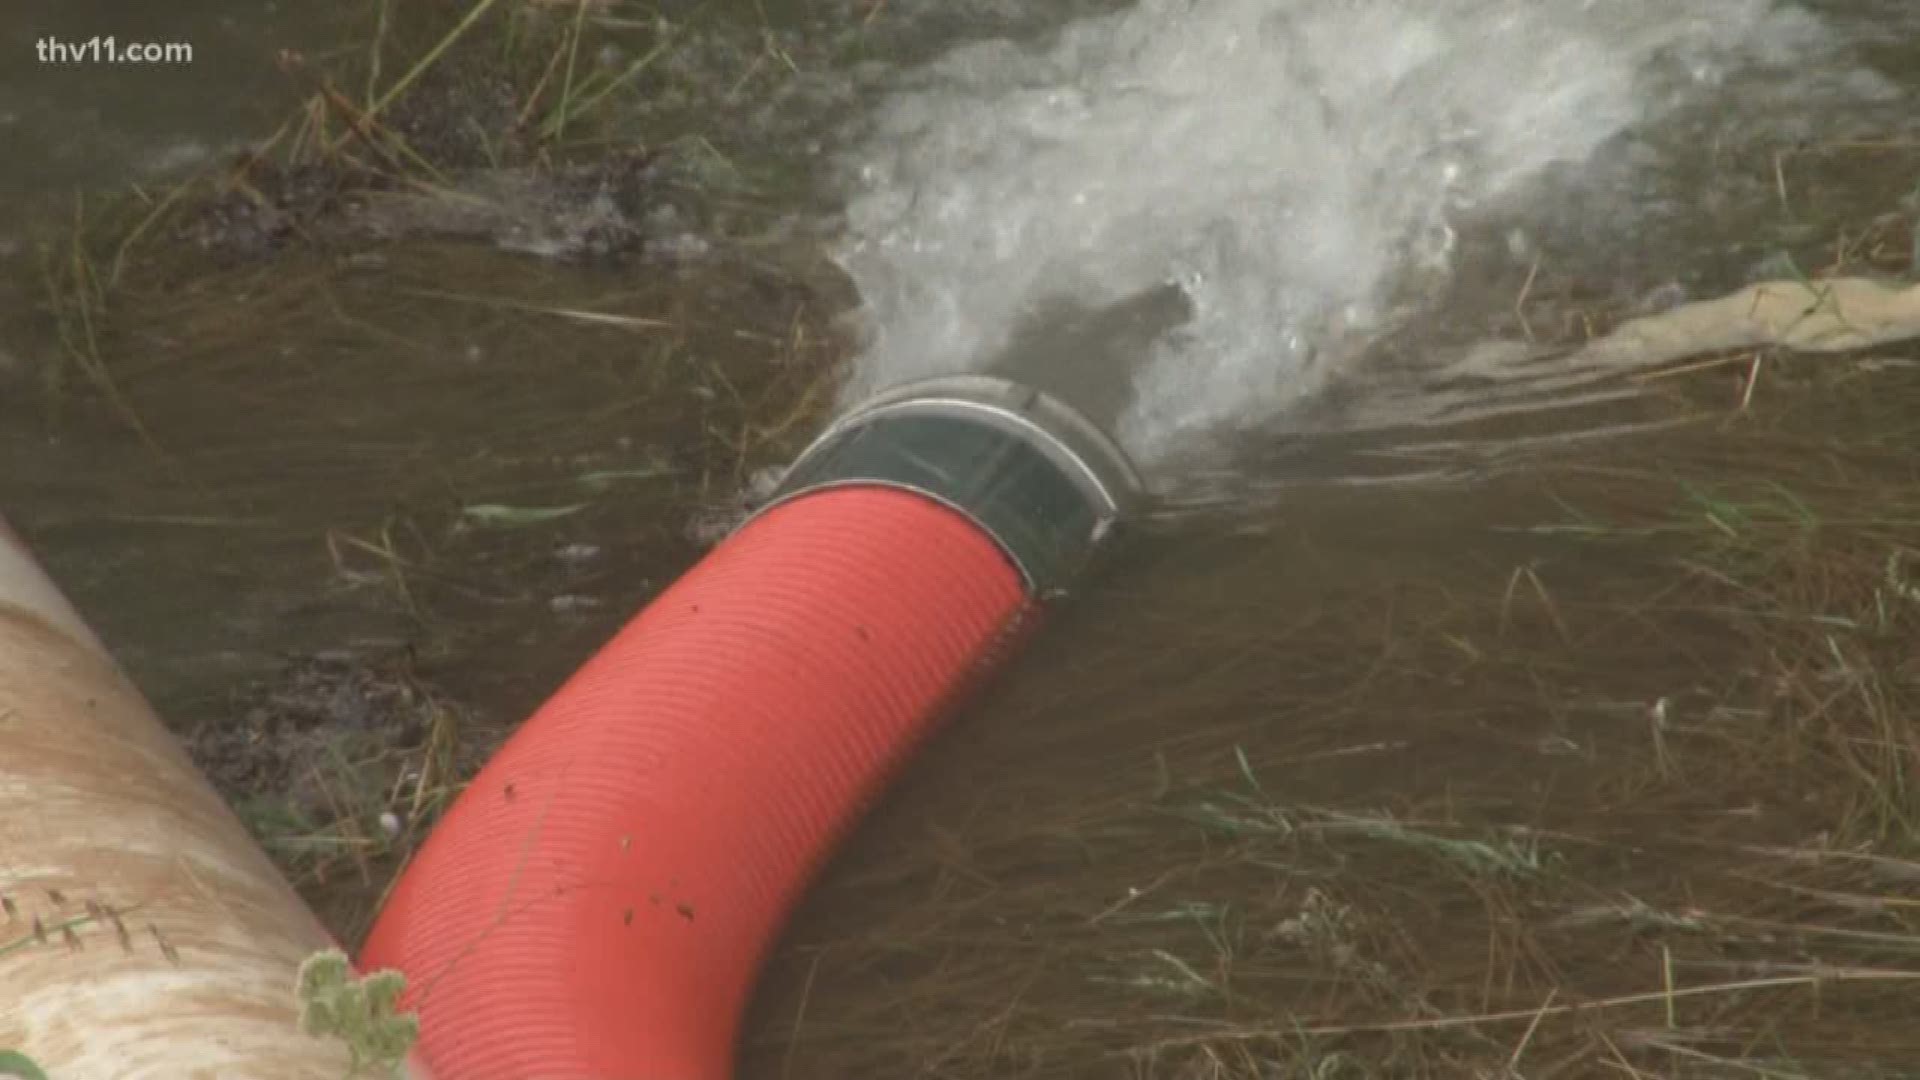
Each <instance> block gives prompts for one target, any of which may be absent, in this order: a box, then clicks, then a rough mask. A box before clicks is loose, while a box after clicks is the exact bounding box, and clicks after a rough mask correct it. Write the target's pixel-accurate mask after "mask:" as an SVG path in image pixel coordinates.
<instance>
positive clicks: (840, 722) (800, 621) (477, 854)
mask: <svg viewBox="0 0 1920 1080" xmlns="http://www.w3.org/2000/svg"><path fill="white" fill-rule="evenodd" d="M1027 610H1028V603H1027V595H1026V591H1025V589H1024V587H1023V584H1022V579H1021V577H1020V575H1019V573H1018V572H1017V571H1016V569H1015V567H1014V566H1013V564H1012V563H1011V561H1009V559H1008V558H1007V556H1006V555H1005V554H1004V553H1003V552H1002V551H1001V549H1000V548H999V547H998V546H997V545H996V544H995V543H994V541H993V540H992V538H991V537H989V536H988V535H987V534H986V533H985V532H983V531H982V530H980V529H979V528H978V527H977V526H975V525H974V524H973V523H971V522H970V521H969V520H967V519H966V518H964V517H963V516H961V515H960V514H957V513H955V512H953V511H951V510H949V509H947V508H946V507H944V506H941V505H939V504H937V503H934V502H932V501H930V500H927V499H924V498H921V497H919V496H916V495H912V494H909V493H906V492H902V491H897V490H892V489H886V488H873V487H855V488H839V489H831V490H826V491H822V492H817V493H814V494H811V495H807V496H804V497H802V498H799V499H796V500H795V501H793V502H790V503H786V504H784V505H781V506H778V507H775V508H773V509H772V510H770V511H769V512H767V513H766V514H764V515H762V516H761V517H759V518H758V519H756V520H754V521H752V522H750V523H749V524H748V525H747V526H746V527H744V528H743V529H741V530H740V531H739V532H738V533H736V534H734V535H733V536H732V537H730V538H729V539H728V540H727V541H726V542H725V543H723V544H721V545H720V546H719V547H718V548H716V549H715V550H714V551H713V552H712V553H711V554H709V555H708V556H707V558H706V559H705V560H703V561H702V562H701V563H700V564H699V565H698V566H696V567H695V568H694V569H693V570H691V571H690V572H688V573H687V574H686V575H685V576H684V577H683V578H681V579H680V580H679V581H678V582H677V583H675V584H674V585H673V586H672V587H671V588H670V589H668V590H667V591H666V592H665V593H663V594H662V595H661V596H659V597H658V598H657V599H656V600H655V601H654V602H653V603H652V604H651V605H649V606H648V607H647V608H646V610H644V611H643V612H641V613H640V615H639V616H637V617H636V618H635V619H634V620H633V621H632V622H631V623H629V624H628V625H627V626H626V627H625V628H624V629H623V630H622V631H621V632H620V633H619V635H618V636H616V637H615V638H614V639H613V641H612V642H610V643H609V644H608V645H607V646H606V647H605V648H604V649H602V650H601V651H600V653H599V654H598V655H596V656H595V657H594V658H593V659H592V660H591V661H589V662H588V663H587V664H586V665H585V666H584V667H582V668H581V669H580V670H579V672H578V673H576V674H575V675H574V676H573V678H572V679H570V680H569V681H568V682H567V683H566V685H564V686H563V687H562V688H561V689H560V691H559V692H558V693H557V694H555V695H554V697H553V698H552V700H550V701H548V702H547V703H546V704H545V705H544V706H542V707H541V708H540V710H539V711H537V712H536V713H535V714H534V715H533V717H532V718H531V719H529V720H528V721H527V722H526V724H525V725H524V726H523V727H522V728H521V729H520V730H519V731H518V732H517V733H516V734H515V735H514V736H513V738H512V739H511V740H509V741H508V742H507V744H506V746H505V747H503V748H502V749H501V750H500V752H499V753H498V754H497V755H496V756H495V757H494V758H493V760H492V761H490V762H489V763H488V764H487V766H486V768H485V769H483V770H482V771H481V773H480V775H479V776H478V777H477V778H475V779H474V781H473V783H472V784H471V785H470V786H469V787H468V788H467V790H466V791H465V792H464V793H463V794H462V795H461V797H460V798H459V800H458V801H457V802H456V803H455V804H454V806H453V808H452V809H451V810H450V811H449V812H448V813H447V815H446V816H445V818H444V819H443V820H442V821H441V822H440V824H439V825H438V827H437V828H436V829H435V830H434V832H433V834H432V836H431V837H430V838H429V839H428V841H427V843H426V844H425V845H424V846H423V847H422V848H421V850H420V852H419V853H418V855H417V856H416V857H415V859H414V860H413V862H412V864H411V865H410V866H409V867H408V868H407V870H406V872H405V874H404V875H403V876H402V877H401V879H400V881H399V883H398V885H397V887H396V888H395V890H394V892H393V894H392V896H391V897H390V898H389V900H388V901H387V904H386V906H385V909H384V910H383V912H382V914H381V917H380V919H379V922H378V923H377V925H376V926H375V927H374V930H373V933H372V935H371V936H370V937H369V938H368V940H367V944H366V948H365V951H364V953H363V955H362V965H363V967H364V968H366V969H369V970H371V969H377V968H397V969H399V970H401V971H402V972H404V973H405V974H406V975H407V984H408V990H407V996H406V998H405V999H404V1002H403V1004H404V1007H407V1008H412V1009H417V1010H419V1012H420V1016H421V1023H422V1033H421V1049H422V1050H423V1052H424V1055H425V1058H426V1061H427V1063H428V1064H429V1065H430V1066H431V1067H432V1069H433V1071H434V1075H435V1076H436V1077H437V1078H439V1080H723V1078H726V1077H729V1076H731V1075H732V1070H733V1057H734V1041H735V1037H736V1032H737V1028H738V1025H739V1021H740V1016H741V1013H742V1011H743V1009H744V1007H745V1005H746V1002H747V998H748V995H749V994H750V993H751V991H752V988H753V983H754V979H755V977H756V975H757V972H758V968H759V966H760V963H761V961H762V959H763V957H764V954H765V953H766V951H767V949H768V948H769V947H770V945H771V944H772V942H773V940H774V937H775V936H776V935H777V934H778V933H779V931H780V928H781V925H782V923H783V922H784V921H785V919H786V917H787V915H788V913H789V911H790V910H791V908H792V907H793V905H794V904H795V902H796V901H797V900H798V899H799V897H800V895H801V893H802V891H803V890H804V888H805V887H806V885H807V884H808V881H809V879H810V878H811V877H812V875H813V874H814V872H815V871H816V869H817V868H818V867H819V866H820V864H821V863H822V862H823V861H824V859H825V858H826V856H827V854H828V853H829V852H830V850H831V848H832V847H833V845H834V843H835V842H836V841H837V840H838V839H839V837H840V836H841V834H842V833H843V832H844V831H845V830H846V829H847V828H848V826H850V825H851V824H852V823H853V822H854V820H855V819H856V818H857V817H858V816H859V813H860V811H861V809H862V808H863V806H864V804H865V803H866V802H867V801H868V800H870V799H871V798H873V797H874V796H875V795H876V794H878V792H879V790H880V788H881V787H882V786H883V785H884V783H885V782H886V781H887V780H888V779H889V777H890V774H891V773H892V772H893V770H894V769H895V768H896V766H898V765H900V764H901V763H902V762H903V761H904V759H905V758H906V757H907V756H908V754H909V753H910V751H911V750H912V749H913V747H914V746H915V744H916V743H917V742H918V741H919V740H920V739H921V737H922V736H923V735H925V734H926V733H927V731H928V730H929V729H930V727H931V726H932V725H933V724H934V723H935V721H936V720H937V719H938V717H939V714H940V713H941V712H942V711H943V708H944V706H945V705H946V704H948V702H949V700H950V699H951V698H952V697H953V696H954V695H955V694H956V693H957V692H959V691H961V690H963V689H964V688H965V685H966V684H967V682H968V681H969V677H970V676H971V675H972V674H973V673H974V672H976V671H978V670H980V669H981V668H983V667H984V666H986V665H987V664H988V663H990V662H991V660H992V659H993V658H994V656H995V655H996V653H997V651H998V650H997V646H998V644H999V643H1000V642H1001V640H1002V639H1003V638H1004V637H1006V636H1007V635H1008V634H1009V633H1010V632H1012V631H1014V630H1015V629H1017V628H1018V627H1019V625H1020V624H1021V623H1022V621H1023V615H1024V613H1025V612H1027Z"/></svg>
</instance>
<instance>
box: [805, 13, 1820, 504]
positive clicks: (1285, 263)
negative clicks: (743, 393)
mask: <svg viewBox="0 0 1920 1080" xmlns="http://www.w3.org/2000/svg"><path fill="white" fill-rule="evenodd" d="M1831 49H1832V42H1831V40H1830V38H1829V35H1827V34H1826V32H1825V31H1824V29H1823V27H1822V26H1821V25H1820V24H1819V23H1818V22H1817V21H1816V20H1814V19H1813V18H1812V17H1810V16H1808V15H1807V14H1806V13H1805V12H1803V11H1802V10H1800V9H1799V8H1797V7H1794V6H1790V5H1787V4H1784V3H1779V2H1776V0H1608V2H1599V0H1529V2H1528V3H1525V4H1515V3H1512V2H1511V0H1401V2H1389V0H1292V2H1279V0H1140V2H1139V3H1137V4H1135V5H1133V6H1131V7H1129V8H1127V9H1126V10H1123V11H1119V12H1115V13H1112V14H1108V15H1104V16H1100V17H1093V18H1087V19H1083V20H1081V21H1078V22H1075V23H1073V24H1072V25H1070V26H1068V27H1066V28H1065V29H1064V30H1062V31H1060V32H1059V33H1057V34H1055V35H1053V36H1052V37H1051V38H1050V39H1048V40H1046V41H1044V42H1041V43H1038V44H1027V45H1022V44H1018V43H1014V42H1010V41H989V42H983V43H976V44H972V45H968V46H965V47H962V48H960V49H957V50H955V51H953V52H951V53H949V54H947V55H946V56H945V57H943V58H942V59H940V60H939V61H937V62H935V63H933V64H932V65H930V66H928V67H926V68H923V69H921V70H919V71H918V72H916V73H915V74H914V75H913V76H912V78H911V80H910V82H909V83H908V85H905V86H902V87H901V88H899V89H897V90H896V91H895V92H894V93H893V94H892V95H891V96H890V97H889V98H888V99H887V100H886V101H885V102H884V103H883V104H882V105H881V107H880V108H879V109H878V110H877V112H876V113H875V114H874V116H873V117H872V118H871V120H870V125H871V126H870V129H869V130H868V131H867V133H866V135H865V137H864V138H863V139H862V140H861V142H860V143H859V146H858V149H857V151H856V152H855V153H854V155H853V157H852V159H851V167H850V169H849V174H850V175H849V179H848V183H849V185H850V187H851V195H850V197H849V200H848V205H847V210H846V238H845V241H844V243H843V244H842V246H841V248H840V250H839V251H838V253H837V254H838V258H839V260H840V262H841V265H842V266H843V267H844V268H845V269H846V271H847V272H848V274H849V275H850V276H851V277H852V279H853V281H854V283H855V285H856V286H857V287H858V289H859V292H860V295H861V297H862V300H863V305H864V316H865V320H866V326H865V328H866V331H867V333H868V340H867V345H866V350H865V354H864V356H863V357H862V359H861V361H860V362H859V364H858V366H857V368H856V371H855V374H854V377H853V378H852V380H851V381H850V385H849V386H848V387H847V393H848V395H849V396H850V397H853V396H858V395H860V394H864V393H866V392H869V391H871V390H873V389H876V388H878V387H880V386H883V385H887V384H892V383H896V382H899V381H903V380H905V379H909V378H914V377H919V376H925V375H930V374H936V373H945V372H951V371H958V370H968V369H980V368H984V367H988V366H992V365H994V364H995V363H996V362H997V361H996V358H997V357H999V356H1000V355H1001V354H1003V353H1004V352H1005V351H1006V350H1007V348H1008V347H1009V345H1010V344H1011V343H1012V342H1014V341H1015V340H1016V339H1017V338H1018V337H1019V335H1020V334H1021V333H1022V332H1023V327H1024V326H1026V325H1027V324H1028V323H1030V322H1031V320H1033V319H1034V318H1036V317H1039V313H1041V312H1044V311H1047V310H1057V309H1058V308H1060V307H1061V306H1062V305H1066V306H1068V307H1078V308H1083V309H1092V310H1099V309H1102V308H1107V307H1110V306H1113V305H1117V304H1122V303H1125V302H1128V301H1130V300H1133V299H1135V298H1138V297H1140V296H1142V295H1146V294H1150V293H1152V292H1153V291H1154V290H1156V289H1160V288H1164V287H1165V286H1167V285H1169V284H1172V285H1176V286H1178V287H1179V289H1181V290H1182V291H1183V292H1184V293H1185V295H1186V298H1187V302H1188V305H1187V306H1188V310H1189V317H1188V318H1187V319H1186V320H1185V321H1184V322H1183V323H1180V324H1179V325H1177V326H1173V327H1170V328H1168V329H1167V330H1166V331H1165V332H1164V333H1162V334H1161V335H1160V336H1159V337H1158V338H1157V340H1156V341H1154V342H1153V344H1152V345H1151V348H1150V349H1149V350H1148V353H1147V355H1146V356H1145V357H1144V359H1143V360H1142V362H1141V363H1140V364H1139V365H1137V367H1136V368H1135V369H1134V370H1127V371H1111V372H1106V373H1103V374H1102V376H1101V377H1102V378H1106V379H1111V380H1126V381H1127V382H1128V383H1129V385H1130V387H1131V389H1132V391H1133V393H1132V402H1131V405H1130V406H1128V407H1127V409H1126V411H1125V413H1124V414H1123V415H1122V416H1121V417H1120V419H1119V425H1118V426H1119V430H1120V435H1121V438H1122V439H1123V441H1124V442H1126V443H1127V445H1128V447H1129V449H1130V450H1131V451H1132V452H1133V453H1134V454H1135V455H1136V456H1137V457H1138V458H1139V459H1141V460H1142V462H1143V463H1144V464H1146V465H1147V466H1148V467H1149V468H1152V467H1153V466H1154V465H1155V464H1156V463H1161V462H1165V461H1167V460H1170V459H1171V458H1172V457H1173V456H1175V455H1176V454H1177V453H1179V452H1180V450H1181V449H1182V447H1183V446H1184V445H1187V444H1189V443H1191V442H1192V441H1193V440H1194V439H1195V438H1196V437H1199V436H1202V435H1206V434H1211V433H1218V432H1222V431H1242V432H1244V431H1246V430H1249V429H1255V428H1257V427H1258V426H1259V425H1260V424H1261V423H1262V421H1263V420H1266V419H1268V418H1270V417H1273V416H1274V415H1276V414H1277V413H1278V412H1279V411H1281V410H1283V409H1285V408H1286V407H1288V406H1289V405H1291V404H1294V403H1297V402H1299V401H1300V400H1302V399H1303V398H1304V397H1306V396H1308V395H1311V394H1313V393H1314V392H1315V391H1316V389H1318V388H1320V387H1321V386H1323V385H1324V384H1325V381H1326V379H1327V377H1328V375H1329V373H1330V371H1331V370H1332V369H1333V368H1335V367H1336V366H1337V364H1338V360H1337V359H1336V358H1338V357H1341V356H1344V355H1348V353H1349V352H1350V350H1348V349H1343V348H1342V347H1341V346H1342V343H1343V342H1351V341H1352V340H1354V339H1355V338H1356V337H1364V336H1365V335H1367V334H1369V333H1371V332H1375V331H1379V330H1384V329H1388V328H1390V327H1391V326H1393V325H1395V324H1397V323H1398V322H1400V321H1401V320H1403V319H1404V318H1405V317H1406V316H1407V313H1408V312H1409V311H1410V310H1413V309H1415V308H1417V307H1418V305H1419V304H1420V303H1421V302H1422V301H1423V300H1425V299H1428V298H1431V297H1432V296H1433V295H1435V293H1436V291H1437V283H1439V282H1442V281H1444V279H1445V275H1446V274H1447V272H1448V270H1449V268H1450V267H1451V266H1452V264H1453V256H1454V249H1455V242H1456V233H1455V229H1456V227H1457V223H1458V221H1459V220H1460V218H1461V216H1462V215H1463V214H1468V213H1471V212H1473V211H1475V210H1480V209H1488V208H1497V207H1499V206H1500V204H1502V203H1503V202H1504V201H1508V200H1511V199H1513V198H1515V197H1517V196H1518V195H1520V194H1522V193H1524V192H1528V191H1529V190H1530V189H1531V188H1533V187H1537V186H1538V184H1539V182H1540V181H1541V179H1542V177H1543V176H1545V175H1547V174H1548V173H1549V172H1550V171H1551V170H1553V169H1554V168H1555V166H1560V165H1565V164H1568V163H1579V162H1582V161H1584V160H1587V159H1589V158H1591V157H1592V156H1593V155H1594V154H1595V153H1596V151H1598V150H1600V149H1601V148H1602V147H1603V146H1605V145H1606V144H1607V143H1608V141H1609V140H1610V139H1613V138H1615V137H1616V136H1618V135H1620V134H1621V133H1622V132H1623V131H1626V130H1628V129H1630V128H1632V127H1634V126H1635V125H1642V124H1645V123H1647V122H1650V121H1655V120H1658V119H1660V118H1661V117H1662V116H1664V115H1666V114H1668V113H1670V112H1672V111H1674V110H1676V109H1679V108H1681V107H1682V106H1684V105H1687V104H1690V103H1694V102H1697V101H1699V100H1701V99H1702V98H1711V97H1712V96H1713V95H1716V94H1729V93H1732V92H1733V91H1732V90H1730V89H1729V86H1730V85H1731V84H1730V80H1732V79H1734V78H1735V77H1737V76H1738V75H1740V74H1741V73H1742V72H1753V71H1756V70H1767V69H1770V68H1771V69H1777V70H1785V69H1788V68H1794V67H1802V68H1804V67H1807V66H1817V65H1813V64H1811V63H1810V62H1811V61H1812V60H1813V58H1815V57H1817V56H1825V55H1826V54H1828V53H1829V52H1830V51H1831Z"/></svg>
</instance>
